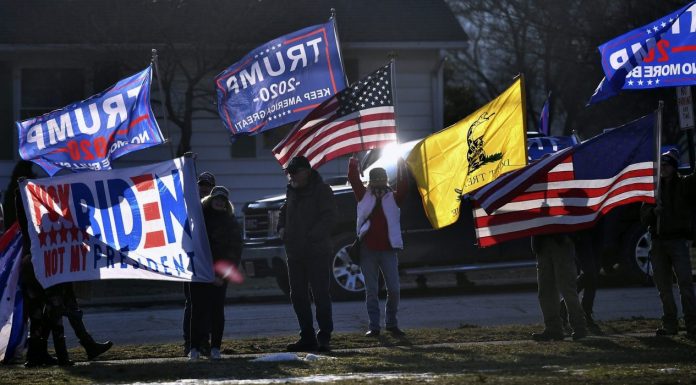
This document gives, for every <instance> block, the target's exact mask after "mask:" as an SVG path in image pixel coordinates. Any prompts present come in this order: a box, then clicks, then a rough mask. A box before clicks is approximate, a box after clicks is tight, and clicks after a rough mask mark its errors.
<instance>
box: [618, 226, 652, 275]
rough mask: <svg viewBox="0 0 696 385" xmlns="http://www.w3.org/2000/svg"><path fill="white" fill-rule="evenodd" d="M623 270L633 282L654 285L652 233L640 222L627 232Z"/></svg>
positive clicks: (623, 250) (623, 249)
mask: <svg viewBox="0 0 696 385" xmlns="http://www.w3.org/2000/svg"><path fill="white" fill-rule="evenodd" d="M621 253H622V254H623V256H624V257H623V259H622V261H623V262H624V263H623V264H622V265H624V266H622V269H621V272H622V273H623V274H622V275H623V276H624V277H625V278H626V279H627V280H628V281H629V282H632V283H639V284H643V285H652V276H653V268H652V262H651V260H650V234H649V233H648V231H647V230H646V229H645V227H644V226H642V225H640V224H637V223H636V224H634V225H632V226H631V227H630V228H629V230H628V231H627V232H626V233H625V235H624V239H623V245H622V247H621Z"/></svg>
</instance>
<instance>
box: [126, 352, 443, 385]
mask: <svg viewBox="0 0 696 385" xmlns="http://www.w3.org/2000/svg"><path fill="white" fill-rule="evenodd" d="M296 356H297V355H296ZM297 359H298V360H299V359H300V358H299V357H297ZM446 376H447V375H435V374H432V373H349V374H336V375H330V374H319V375H315V376H305V377H285V378H260V379H254V380H238V379H182V380H178V381H171V382H136V383H133V384H132V385H198V384H200V385H275V384H305V383H312V384H326V383H332V382H336V381H358V382H359V381H365V380H383V381H401V380H421V381H426V382H429V381H432V380H434V379H436V378H440V377H446Z"/></svg>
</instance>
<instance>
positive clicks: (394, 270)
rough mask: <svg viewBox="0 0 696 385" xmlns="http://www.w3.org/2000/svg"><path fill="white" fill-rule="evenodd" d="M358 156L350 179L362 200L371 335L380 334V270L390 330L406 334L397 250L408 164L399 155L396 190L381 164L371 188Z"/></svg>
mask: <svg viewBox="0 0 696 385" xmlns="http://www.w3.org/2000/svg"><path fill="white" fill-rule="evenodd" d="M358 167H359V166H358V159H357V158H356V157H351V158H350V160H349V162H348V181H349V182H350V185H351V187H352V188H353V193H354V194H355V199H356V200H357V201H358V207H357V213H358V218H357V221H356V224H357V227H356V233H357V234H358V237H359V238H360V239H361V240H362V242H361V245H360V268H361V269H362V272H363V274H364V275H365V304H366V306H367V315H368V316H369V318H370V323H369V326H368V328H369V330H368V331H367V333H365V336H367V337H376V336H379V333H380V319H379V318H380V311H379V297H378V294H379V272H380V271H381V272H382V275H383V276H384V281H385V283H386V286H387V305H386V306H387V307H386V311H385V315H386V317H385V318H386V319H385V323H386V330H387V331H388V332H390V333H391V334H392V335H394V336H398V337H401V336H404V335H405V334H406V333H404V332H403V331H402V330H401V329H399V326H398V320H397V317H396V314H397V312H398V310H399V299H400V290H401V289H400V287H399V259H398V257H397V255H396V251H397V250H399V249H403V247H404V242H403V239H402V238H401V224H400V219H401V213H400V207H401V205H402V204H403V202H404V200H405V199H406V194H407V192H408V176H407V175H406V172H407V171H406V164H405V163H404V161H403V159H401V158H399V162H398V171H397V176H396V185H397V187H396V190H392V188H391V187H389V184H388V178H387V171H386V170H385V169H383V168H381V167H375V168H373V169H372V170H370V182H369V183H368V185H367V188H366V187H365V186H364V185H363V183H362V181H361V180H360V175H359V174H360V172H359V170H358Z"/></svg>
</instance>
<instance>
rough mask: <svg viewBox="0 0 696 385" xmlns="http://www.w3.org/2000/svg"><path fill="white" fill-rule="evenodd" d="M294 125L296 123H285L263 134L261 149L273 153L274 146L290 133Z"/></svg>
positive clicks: (266, 152) (265, 152)
mask: <svg viewBox="0 0 696 385" xmlns="http://www.w3.org/2000/svg"><path fill="white" fill-rule="evenodd" d="M294 126H295V123H289V124H284V125H282V126H280V127H276V128H274V129H272V130H270V131H266V132H264V133H263V134H261V140H262V142H261V150H262V151H263V152H264V154H272V150H273V148H274V147H275V146H276V145H277V144H278V143H280V141H281V140H283V138H285V137H286V136H287V135H288V133H289V132H290V130H292V128H293V127H294ZM264 154H262V156H263V155H264Z"/></svg>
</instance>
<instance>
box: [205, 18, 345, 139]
mask: <svg viewBox="0 0 696 385" xmlns="http://www.w3.org/2000/svg"><path fill="white" fill-rule="evenodd" d="M215 85H216V89H217V98H218V112H219V114H220V118H221V119H222V121H223V123H224V124H225V126H226V127H227V129H228V130H229V131H230V134H231V135H232V138H233V139H234V137H235V136H237V135H256V134H259V133H261V132H264V131H267V130H270V129H272V128H275V127H278V126H282V125H284V124H286V123H291V122H294V121H297V120H300V119H302V118H303V117H304V116H305V115H307V114H308V113H309V112H310V111H311V110H312V109H314V108H315V107H317V106H318V105H319V104H321V103H322V102H323V101H324V100H326V99H327V98H329V97H331V96H332V95H334V94H335V93H336V92H338V91H339V90H341V89H343V88H345V87H346V81H345V76H344V74H343V65H342V63H341V55H340V51H339V48H338V39H337V37H336V30H335V25H334V19H331V20H329V21H328V22H327V23H325V24H320V25H315V26H312V27H308V28H304V29H301V30H299V31H296V32H293V33H290V34H287V35H284V36H281V37H279V38H277V39H274V40H271V41H269V42H268V43H266V44H264V45H262V46H260V47H257V48H256V49H254V50H253V51H251V52H250V53H248V54H247V55H246V56H245V57H243V58H242V59H241V60H240V61H238V62H237V63H235V64H233V65H231V66H230V67H229V68H227V69H226V70H225V71H223V72H222V73H220V74H219V75H218V76H216V77H215Z"/></svg>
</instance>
